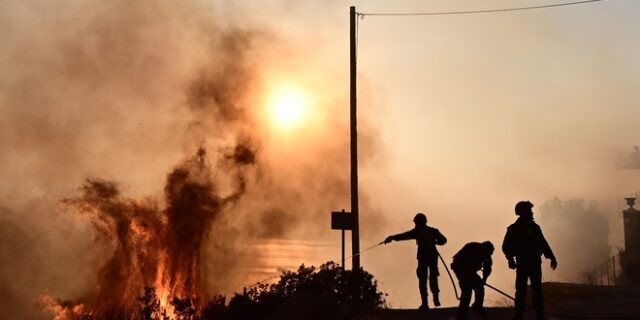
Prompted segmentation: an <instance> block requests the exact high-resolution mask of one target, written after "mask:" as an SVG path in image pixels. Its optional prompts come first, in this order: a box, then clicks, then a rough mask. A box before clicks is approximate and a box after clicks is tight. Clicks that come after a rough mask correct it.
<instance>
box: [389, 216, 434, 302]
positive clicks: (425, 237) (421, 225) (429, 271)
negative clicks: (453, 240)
mask: <svg viewBox="0 0 640 320" xmlns="http://www.w3.org/2000/svg"><path fill="white" fill-rule="evenodd" d="M413 223H415V225H416V227H415V228H413V229H411V230H409V231H407V232H405V233H400V234H396V235H393V236H389V237H387V239H385V240H384V243H385V244H387V243H389V242H391V241H393V240H395V241H402V240H411V239H413V240H416V243H417V244H418V256H417V258H418V269H416V274H417V276H418V287H419V288H420V298H421V299H422V305H420V308H419V309H420V310H428V309H429V300H428V299H427V298H428V296H429V294H428V292H427V279H428V280H429V286H430V287H431V293H432V294H433V304H434V305H435V306H436V307H438V306H440V299H439V296H438V294H439V292H440V289H439V288H438V275H439V273H438V250H437V249H436V245H439V246H441V245H443V244H445V243H447V238H445V237H444V236H443V235H442V233H440V231H438V229H435V228H431V227H429V226H427V216H425V215H424V214H422V213H418V214H416V216H415V217H414V218H413Z"/></svg>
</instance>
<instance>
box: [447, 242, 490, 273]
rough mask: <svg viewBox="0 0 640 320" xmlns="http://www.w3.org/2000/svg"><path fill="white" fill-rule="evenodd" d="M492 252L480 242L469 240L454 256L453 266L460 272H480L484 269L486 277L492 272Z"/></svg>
mask: <svg viewBox="0 0 640 320" xmlns="http://www.w3.org/2000/svg"><path fill="white" fill-rule="evenodd" d="M492 265H493V261H492V260H491V254H490V253H489V252H487V249H486V247H485V246H483V245H482V244H481V243H479V242H469V243H467V244H465V245H464V247H462V249H460V251H458V253H456V254H455V255H454V256H453V263H451V268H452V269H453V270H456V271H458V272H460V271H463V272H474V273H475V272H478V271H480V270H482V275H483V278H484V279H486V278H488V277H489V275H490V274H491V266H492Z"/></svg>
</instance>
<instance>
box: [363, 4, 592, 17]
mask: <svg viewBox="0 0 640 320" xmlns="http://www.w3.org/2000/svg"><path fill="white" fill-rule="evenodd" d="M600 1H604V0H583V1H573V2H564V3H557V4H547V5H539V6H531V7H516V8H504V9H487V10H471V11H434V12H358V13H357V14H358V15H359V16H361V17H365V16H443V15H454V14H474V13H491V12H508V11H523V10H534V9H545V8H555V7H563V6H571V5H577V4H585V3H591V2H600Z"/></svg>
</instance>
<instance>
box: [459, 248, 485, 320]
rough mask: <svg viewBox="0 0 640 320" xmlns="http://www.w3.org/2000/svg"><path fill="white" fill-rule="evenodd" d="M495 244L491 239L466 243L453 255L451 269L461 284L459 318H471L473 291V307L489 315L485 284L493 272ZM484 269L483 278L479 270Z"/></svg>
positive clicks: (482, 314) (481, 314) (482, 315)
mask: <svg viewBox="0 0 640 320" xmlns="http://www.w3.org/2000/svg"><path fill="white" fill-rule="evenodd" d="M493 251H494V248H493V244H492V243H491V242H489V241H485V242H483V243H479V242H470V243H467V244H466V245H464V247H462V249H460V251H458V253H456V254H455V255H454V256H453V263H451V269H453V272H454V273H455V274H456V277H457V278H458V283H459V284H460V290H461V291H462V292H461V295H460V305H459V306H458V317H457V318H458V319H459V320H466V319H469V303H470V302H471V292H472V291H473V293H474V294H475V299H474V301H473V306H472V308H473V309H474V310H475V311H476V312H477V313H478V314H479V315H480V316H481V317H482V318H486V317H487V312H486V311H485V310H484V306H483V303H484V284H485V283H486V282H487V278H489V275H490V274H491V265H492V261H491V255H492V254H493ZM480 270H482V278H480V276H479V275H478V271H480Z"/></svg>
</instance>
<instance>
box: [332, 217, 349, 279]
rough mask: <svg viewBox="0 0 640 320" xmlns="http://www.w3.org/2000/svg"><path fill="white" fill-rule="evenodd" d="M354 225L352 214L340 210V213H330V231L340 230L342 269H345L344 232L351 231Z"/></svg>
mask: <svg viewBox="0 0 640 320" xmlns="http://www.w3.org/2000/svg"><path fill="white" fill-rule="evenodd" d="M354 224H355V219H354V215H353V213H351V212H345V211H344V209H342V211H333V212H331V229H333V230H340V231H341V233H342V264H341V265H342V269H345V265H344V264H345V244H344V242H345V239H344V231H345V230H353V226H354ZM352 236H353V234H352Z"/></svg>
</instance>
